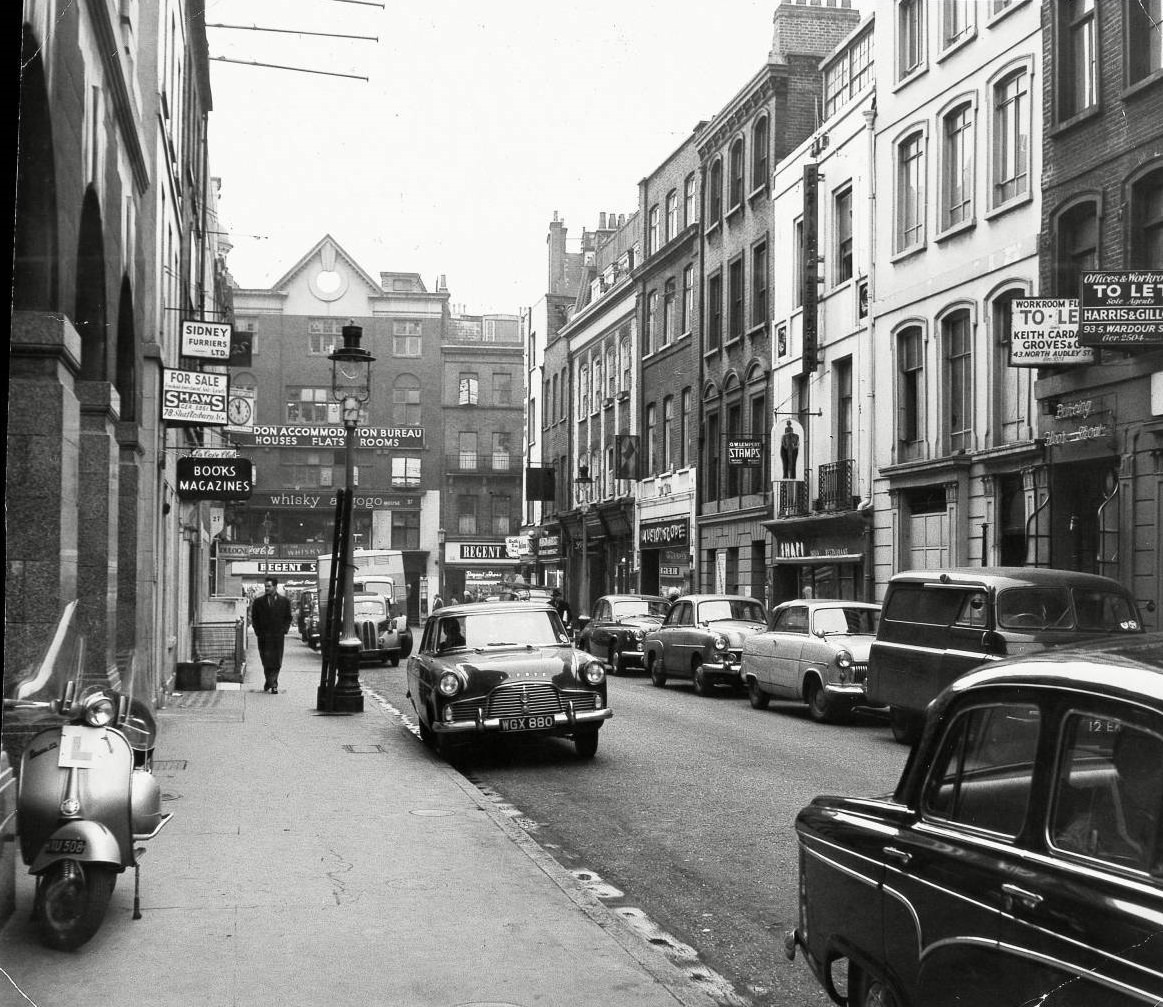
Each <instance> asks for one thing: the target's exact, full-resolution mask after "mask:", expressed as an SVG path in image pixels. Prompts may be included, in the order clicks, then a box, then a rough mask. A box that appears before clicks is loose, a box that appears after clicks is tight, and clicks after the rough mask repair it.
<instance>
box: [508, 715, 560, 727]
mask: <svg viewBox="0 0 1163 1007" xmlns="http://www.w3.org/2000/svg"><path fill="white" fill-rule="evenodd" d="M552 726H553V715H552V714H545V715H544V716H540V717H503V718H501V730H502V731H536V730H538V729H540V728H543V727H552Z"/></svg>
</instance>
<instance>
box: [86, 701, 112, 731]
mask: <svg viewBox="0 0 1163 1007" xmlns="http://www.w3.org/2000/svg"><path fill="white" fill-rule="evenodd" d="M116 715H117V708H116V707H115V706H114V705H113V700H111V699H110V698H109V697H108V696H94V697H93V698H92V699H89V700H86V702H85V714H84V717H85V723H86V724H88V725H89V726H90V727H106V726H108V725H109V724H112V723H113V718H114V717H115V716H116Z"/></svg>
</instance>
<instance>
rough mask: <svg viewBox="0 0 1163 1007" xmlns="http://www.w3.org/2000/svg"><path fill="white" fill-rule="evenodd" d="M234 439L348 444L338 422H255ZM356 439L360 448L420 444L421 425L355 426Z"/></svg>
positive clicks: (280, 444) (279, 444)
mask: <svg viewBox="0 0 1163 1007" xmlns="http://www.w3.org/2000/svg"><path fill="white" fill-rule="evenodd" d="M234 439H235V440H236V441H238V443H239V444H253V445H254V446H255V447H259V448H341V447H344V446H345V445H346V444H347V431H346V430H345V429H344V428H343V427H340V426H267V427H262V426H256V427H253V428H251V429H250V430H245V431H240V432H239V433H237V434H236V435H235V437H234ZM355 442H356V447H360V448H421V447H423V446H424V428H423V427H420V426H416V427H357V428H356V431H355Z"/></svg>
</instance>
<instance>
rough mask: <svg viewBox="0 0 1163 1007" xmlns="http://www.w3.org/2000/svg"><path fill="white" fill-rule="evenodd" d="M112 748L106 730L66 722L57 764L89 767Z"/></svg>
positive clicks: (74, 767) (69, 767)
mask: <svg viewBox="0 0 1163 1007" xmlns="http://www.w3.org/2000/svg"><path fill="white" fill-rule="evenodd" d="M112 750H113V749H112V747H111V746H110V744H109V740H108V739H107V738H106V737H105V732H104V731H100V730H94V729H93V728H92V727H81V726H80V725H79V724H66V725H65V726H64V727H62V728H61V748H60V752H59V753H58V755H57V765H58V766H60V767H61V768H62V769H88V768H89V767H90V766H92V765H94V764H95V763H97V762H98V761H100V759H101V757H102V756H104V755H106V754H108V753H109V752H111V751H112Z"/></svg>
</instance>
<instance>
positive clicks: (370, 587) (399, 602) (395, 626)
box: [318, 549, 412, 657]
mask: <svg viewBox="0 0 1163 1007" xmlns="http://www.w3.org/2000/svg"><path fill="white" fill-rule="evenodd" d="M351 555H352V561H353V562H354V563H355V578H354V579H355V591H356V593H357V594H359V593H361V592H362V593H364V594H367V593H371V594H380V595H383V596H384V598H386V599H387V601H388V604H389V608H390V612H391V627H392V628H390V629H389V630H388V632H387V635H386V637H385V638H384V639H383V640H381V641H380V647H381V649H383V650H386V651H391V652H399V656H401V657H407V656H408V654H409V653H411V650H412V633H411V630H409V629H408V588H407V584H406V583H405V581H404V554H403V553H402V552H400V550H399V549H353V550H352V554H351ZM331 560H332V557H331V554H330V553H328V554H327V555H324V556H320V557H319V560H318V573H319V616H320V619H321V620H326V618H327V605H328V594H329V592H330V590H331ZM340 587H342V582H341V584H340Z"/></svg>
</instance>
